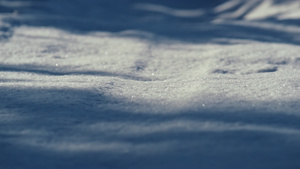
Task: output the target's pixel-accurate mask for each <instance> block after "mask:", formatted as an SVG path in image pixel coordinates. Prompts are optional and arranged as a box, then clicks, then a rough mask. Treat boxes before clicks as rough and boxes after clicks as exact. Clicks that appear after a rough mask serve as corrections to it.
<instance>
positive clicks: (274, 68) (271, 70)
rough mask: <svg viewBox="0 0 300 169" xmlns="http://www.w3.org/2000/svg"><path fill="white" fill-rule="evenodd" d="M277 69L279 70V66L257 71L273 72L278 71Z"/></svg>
mask: <svg viewBox="0 0 300 169" xmlns="http://www.w3.org/2000/svg"><path fill="white" fill-rule="evenodd" d="M277 70H278V68H277V67H271V68H266V69H260V70H258V71H257V73H272V72H276V71H277Z"/></svg>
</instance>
